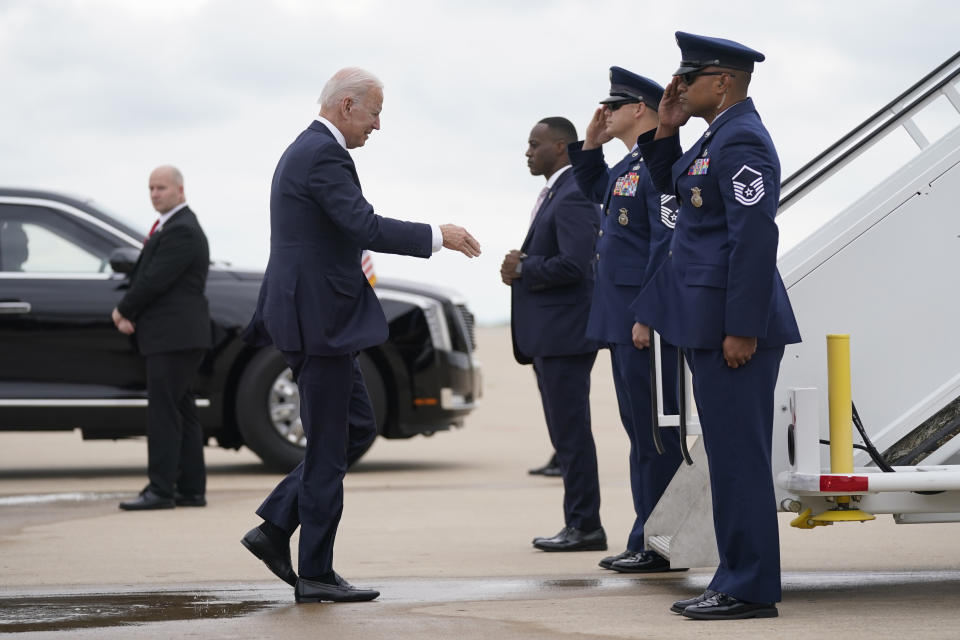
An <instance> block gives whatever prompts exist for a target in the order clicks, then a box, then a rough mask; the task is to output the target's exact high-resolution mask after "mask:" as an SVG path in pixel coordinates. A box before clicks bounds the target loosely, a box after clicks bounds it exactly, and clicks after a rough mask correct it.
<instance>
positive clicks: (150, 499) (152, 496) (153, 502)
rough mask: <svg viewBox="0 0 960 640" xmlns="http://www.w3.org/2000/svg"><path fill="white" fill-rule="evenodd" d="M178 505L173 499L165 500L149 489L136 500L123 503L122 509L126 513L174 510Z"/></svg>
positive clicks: (142, 492)
mask: <svg viewBox="0 0 960 640" xmlns="http://www.w3.org/2000/svg"><path fill="white" fill-rule="evenodd" d="M175 506H176V504H175V503H174V501H173V498H164V497H163V496H160V495H157V494H156V493H154V492H153V491H151V490H150V487H147V488H146V489H144V490H143V491H141V492H140V495H139V496H137V498H136V499H135V500H130V501H129V502H121V503H120V508H121V509H123V510H124V511H147V510H149V509H173V508H174V507H175Z"/></svg>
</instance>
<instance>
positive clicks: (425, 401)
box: [413, 398, 440, 407]
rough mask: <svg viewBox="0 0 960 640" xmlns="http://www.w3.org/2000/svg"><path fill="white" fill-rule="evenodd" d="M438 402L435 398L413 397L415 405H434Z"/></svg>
mask: <svg viewBox="0 0 960 640" xmlns="http://www.w3.org/2000/svg"><path fill="white" fill-rule="evenodd" d="M438 404H440V401H439V400H438V399H437V398H414V399H413V405H414V406H416V407H435V406H437V405H438Z"/></svg>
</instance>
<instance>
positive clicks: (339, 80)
mask: <svg viewBox="0 0 960 640" xmlns="http://www.w3.org/2000/svg"><path fill="white" fill-rule="evenodd" d="M372 88H376V89H381V90H382V89H383V83H382V82H380V80H379V79H378V78H377V76H375V75H373V74H372V73H370V72H369V71H365V70H363V69H360V68H357V67H347V68H345V69H340V71H337V72H336V73H335V74H333V77H332V78H330V79H329V80H327V84H325V85H324V86H323V91H322V92H321V93H320V99H319V100H317V102H318V103H319V104H320V106H322V107H324V108H326V109H334V108H336V106H337V105H338V104H340V101H341V100H343V99H344V98H353V99H354V100H362V99H363V97H364V96H365V95H366V94H367V91H369V90H370V89H372Z"/></svg>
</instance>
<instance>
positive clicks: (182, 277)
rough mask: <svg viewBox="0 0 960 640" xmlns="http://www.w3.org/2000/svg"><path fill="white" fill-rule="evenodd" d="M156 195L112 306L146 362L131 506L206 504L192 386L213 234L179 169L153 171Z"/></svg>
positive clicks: (206, 327)
mask: <svg viewBox="0 0 960 640" xmlns="http://www.w3.org/2000/svg"><path fill="white" fill-rule="evenodd" d="M150 200H151V201H152V203H153V207H154V209H156V210H157V212H158V213H160V218H159V219H158V220H157V221H156V222H155V223H154V226H153V228H152V229H151V230H150V236H149V237H148V238H147V240H146V241H145V244H144V246H143V251H142V252H141V254H140V258H139V259H138V260H137V264H136V266H135V267H134V270H133V272H132V273H131V274H130V288H129V289H128V290H127V293H126V295H124V296H123V299H122V300H120V303H119V304H117V307H116V309H114V310H113V321H114V324H116V326H117V329H119V330H120V331H121V332H123V333H126V334H128V335H131V334H132V335H133V336H134V337H135V339H136V342H137V347H138V348H139V350H140V353H141V354H143V355H144V357H145V359H146V366H147V398H148V405H147V457H148V464H147V475H148V476H149V478H150V483H149V484H148V485H147V487H146V488H145V489H144V490H143V491H142V492H141V493H140V495H139V496H138V497H137V499H135V500H132V501H130V502H121V503H120V508H121V509H124V510H128V511H134V510H144V509H169V508H172V507H174V506H182V507H202V506H205V505H206V503H207V502H206V498H205V494H206V484H207V475H206V470H205V468H204V463H203V445H204V438H203V430H202V428H201V426H200V422H199V421H198V420H197V408H196V404H195V402H194V398H193V395H192V394H191V393H190V385H191V384H192V383H193V380H194V378H195V377H196V374H197V369H198V368H199V367H200V363H201V362H202V361H203V356H204V353H205V352H206V350H207V349H209V348H210V344H211V341H210V311H209V308H208V306H207V298H206V296H205V295H204V289H205V288H206V284H207V271H208V269H209V266H210V250H209V248H208V246H207V237H206V236H205V235H204V233H203V229H201V228H200V223H199V222H197V217H196V216H195V215H194V214H193V211H191V210H190V208H189V207H188V206H187V204H186V198H185V197H184V193H183V176H182V175H181V173H180V171H178V170H177V169H176V168H175V167H171V166H162V167H158V168H157V169H155V170H154V171H153V173H151V174H150Z"/></svg>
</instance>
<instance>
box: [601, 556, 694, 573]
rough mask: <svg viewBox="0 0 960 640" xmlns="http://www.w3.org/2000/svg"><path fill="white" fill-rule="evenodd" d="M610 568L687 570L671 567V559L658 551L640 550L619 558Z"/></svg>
mask: <svg viewBox="0 0 960 640" xmlns="http://www.w3.org/2000/svg"><path fill="white" fill-rule="evenodd" d="M610 568H611V569H613V570H614V571H619V572H620V573H660V572H664V571H686V569H681V568H677V569H671V568H670V561H669V560H667V559H666V558H664V557H663V556H662V555H660V554H659V553H657V552H656V551H639V552H637V553H635V554H633V555H632V556H630V557H627V558H623V559H621V560H617V561H616V562H614V563H613V564H611V565H610Z"/></svg>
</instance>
